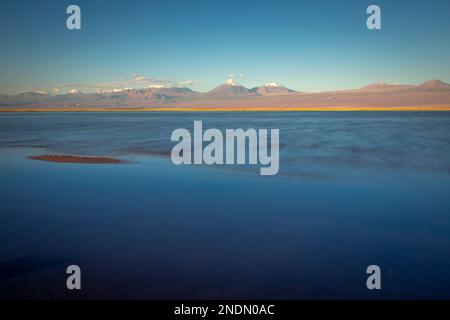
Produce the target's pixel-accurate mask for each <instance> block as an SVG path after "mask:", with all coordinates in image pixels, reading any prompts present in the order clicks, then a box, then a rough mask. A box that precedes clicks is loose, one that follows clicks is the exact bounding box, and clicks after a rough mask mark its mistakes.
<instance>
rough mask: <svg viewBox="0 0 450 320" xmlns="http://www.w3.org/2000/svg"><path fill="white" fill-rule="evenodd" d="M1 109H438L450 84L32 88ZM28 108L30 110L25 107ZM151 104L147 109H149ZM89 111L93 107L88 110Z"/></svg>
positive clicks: (449, 102) (448, 99)
mask: <svg viewBox="0 0 450 320" xmlns="http://www.w3.org/2000/svg"><path fill="white" fill-rule="evenodd" d="M0 106H1V108H0V111H12V110H18V111H25V110H26V111H29V110H35V111H40V110H46V108H49V107H52V108H53V107H59V108H61V109H62V110H64V109H67V108H69V107H70V108H69V109H71V110H78V108H80V109H82V108H87V107H91V108H96V107H99V108H100V107H101V109H98V110H107V109H108V108H112V109H115V110H127V109H130V108H133V107H135V108H137V110H146V109H148V108H156V109H161V110H172V109H173V110H177V109H184V108H194V109H198V110H203V109H205V110H206V109H207V110H210V109H214V108H218V109H227V110H228V109H232V110H233V109H236V110H238V109H241V110H242V109H243V110H253V109H261V110H272V109H277V110H283V109H299V108H300V109H308V110H309V109H317V108H319V109H326V108H330V109H347V108H351V109H352V108H361V109H376V108H380V109H390V108H397V109H405V108H406V109H422V108H427V109H436V110H441V109H444V110H447V109H448V108H450V84H448V83H445V82H442V81H440V80H431V81H427V82H424V83H422V84H419V85H400V84H388V83H384V82H380V83H375V84H371V85H368V86H366V87H363V88H359V89H354V90H342V91H329V92H319V93H306V92H298V91H294V90H291V89H288V88H286V87H284V86H282V85H279V84H276V83H269V84H266V85H263V86H260V87H255V88H252V89H248V88H246V87H244V86H242V85H239V84H236V83H235V82H233V81H227V82H225V83H224V84H222V85H220V86H218V87H217V88H215V89H213V90H211V91H209V92H205V93H200V92H195V91H193V90H191V89H189V88H185V87H183V88H145V89H127V90H122V91H111V92H97V93H81V92H72V93H67V94H60V95H49V94H43V93H35V92H27V93H22V94H18V95H0ZM24 108H26V109H24ZM144 108H145V109H144ZM86 110H87V109H86Z"/></svg>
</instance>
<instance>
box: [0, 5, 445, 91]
mask: <svg viewBox="0 0 450 320" xmlns="http://www.w3.org/2000/svg"><path fill="white" fill-rule="evenodd" d="M70 4H78V5H79V6H80V7H81V11H82V30H80V31H69V30H67V29H66V25H65V21H66V18H67V14H66V12H65V11H66V8H67V6H68V5H70ZM370 4H378V5H379V6H380V7H381V10H382V30H380V31H370V30H368V29H367V28H366V18H367V14H366V8H367V7H368V6H369V5H370ZM0 15H1V19H0V34H1V43H2V48H1V50H0V92H2V93H17V92H22V91H29V90H31V91H48V92H52V93H56V92H65V91H68V90H71V89H78V90H82V91H95V90H102V89H113V88H115V87H117V88H119V87H144V86H148V85H151V84H163V85H186V86H188V87H190V88H192V89H194V90H198V91H207V90H210V89H212V88H213V87H215V86H217V85H218V84H220V83H222V82H223V81H225V80H226V79H227V78H228V77H229V75H230V74H235V75H236V79H237V81H238V82H240V83H242V84H243V85H245V86H247V87H253V86H256V85H260V84H263V83H267V82H279V83H282V84H284V85H285V86H287V87H290V88H292V89H295V90H300V91H323V90H335V89H347V88H355V87H361V86H364V85H366V84H369V83H372V82H376V81H388V82H395V83H412V84H415V83H420V82H423V81H426V80H430V79H441V80H443V81H446V82H450V63H449V62H450V61H449V60H450V41H449V40H450V39H449V38H450V36H449V35H450V1H448V0H435V1H424V0H411V1H407V0H389V1H379V0H371V1H366V0H353V1H350V0H339V1H336V0H315V1H313V0H310V1H301V0H297V1H283V0H278V1H264V0H260V1H244V0H240V1H235V0H226V1H215V0H208V1H203V0H189V1H184V0H174V1H172V0H164V1H152V0H146V1H137V0H136V1H135V0H129V1H117V0H109V1H106V0H105V1H103V0H89V1H84V0H73V1H57V0H54V1H46V0H40V1H21V0H17V1H11V0H5V1H2V2H1V4H0ZM239 75H242V76H239ZM55 89H56V90H55Z"/></svg>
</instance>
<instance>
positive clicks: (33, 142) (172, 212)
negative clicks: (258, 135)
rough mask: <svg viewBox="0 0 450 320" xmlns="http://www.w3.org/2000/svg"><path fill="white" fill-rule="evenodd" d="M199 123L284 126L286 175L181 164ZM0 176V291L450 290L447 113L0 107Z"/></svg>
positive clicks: (417, 293) (344, 294)
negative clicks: (72, 267)
mask: <svg viewBox="0 0 450 320" xmlns="http://www.w3.org/2000/svg"><path fill="white" fill-rule="evenodd" d="M194 120H203V126H204V128H205V129H206V128H209V127H215V128H220V129H225V128H239V127H241V128H244V129H246V128H279V129H280V145H281V148H280V173H279V175H277V176H275V177H263V176H259V167H258V168H256V167H248V166H235V167H206V166H195V167H194V166H180V167H177V166H174V165H173V164H172V163H171V161H170V158H169V157H168V154H169V153H170V150H171V148H172V146H173V143H171V142H170V134H171V132H172V131H173V130H174V129H177V128H187V129H189V130H191V131H192V126H193V121H194ZM36 147H45V148H36ZM36 154H76V155H106V156H114V157H120V158H124V159H130V160H133V163H130V164H119V165H118V164H113V165H102V164H97V165H86V164H62V163H47V162H40V161H32V160H28V159H27V156H29V155H36ZM0 177H1V179H0V204H1V205H0V208H1V210H0V243H1V244H2V245H1V246H0V297H13V298H14V297H16V298H162V299H165V298H253V299H258V298H272V299H277V298H288V299H296V298H301V299H304V298H342V299H346V298H386V299H389V298H450V276H449V275H448V270H450V196H449V195H450V183H449V182H450V113H445V112H431V113H426V112H412V113H407V112H391V113H385V112H379V113H378V112H377V113H375V112H368V113H366V112H355V113H351V112H349V113H335V112H331V113H326V112H318V113H308V112H304V113H211V114H208V113H186V114H183V113H73V114H69V113H27V114H18V113H12V114H0ZM69 264H77V265H79V266H80V267H81V269H82V275H83V290H82V291H79V292H68V291H67V290H65V279H66V274H65V268H66V267H67V265H69ZM371 264H377V265H380V267H381V269H382V288H383V289H382V290H381V291H378V292H372V291H368V290H367V289H366V286H365V281H366V277H367V275H366V274H365V269H366V267H367V266H368V265H371Z"/></svg>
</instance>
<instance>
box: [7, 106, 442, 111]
mask: <svg viewBox="0 0 450 320" xmlns="http://www.w3.org/2000/svg"><path fill="white" fill-rule="evenodd" d="M293 111H295V112H301V111H450V106H448V107H311V108H309V107H248V108H246V107H86V108H79V107H75V108H73V107H28V108H27V107H25V108H0V112H5V113H6V112H293Z"/></svg>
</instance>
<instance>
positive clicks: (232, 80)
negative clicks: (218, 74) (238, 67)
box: [225, 78, 238, 86]
mask: <svg viewBox="0 0 450 320" xmlns="http://www.w3.org/2000/svg"><path fill="white" fill-rule="evenodd" d="M225 84H229V85H231V86H237V85H238V84H237V82H236V81H235V80H234V79H231V78H230V79H228V80H227V81H225Z"/></svg>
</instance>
